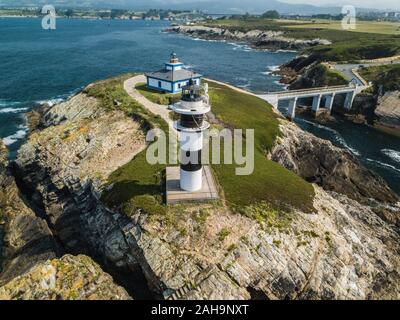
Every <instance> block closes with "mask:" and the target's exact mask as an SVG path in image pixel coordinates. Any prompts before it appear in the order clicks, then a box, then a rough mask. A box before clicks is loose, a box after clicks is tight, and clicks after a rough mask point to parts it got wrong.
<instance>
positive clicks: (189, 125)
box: [172, 80, 211, 192]
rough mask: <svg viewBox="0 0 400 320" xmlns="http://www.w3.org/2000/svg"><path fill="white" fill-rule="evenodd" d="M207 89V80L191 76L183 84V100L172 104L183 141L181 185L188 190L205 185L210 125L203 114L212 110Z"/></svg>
mask: <svg viewBox="0 0 400 320" xmlns="http://www.w3.org/2000/svg"><path fill="white" fill-rule="evenodd" d="M207 91H208V87H207V84H206V85H204V86H201V85H197V84H195V82H194V81H193V80H190V81H189V84H188V85H187V86H185V87H183V88H182V99H181V101H179V102H177V103H175V104H174V105H173V106H172V110H173V111H174V112H175V113H176V114H178V115H180V120H178V121H177V122H175V124H174V127H175V129H176V130H177V131H178V132H179V142H180V188H181V189H182V190H185V191H188V192H195V191H198V190H200V189H201V188H202V186H203V166H202V163H201V151H202V148H203V132H204V131H205V130H207V129H208V128H209V127H210V124H209V123H208V122H206V121H205V120H204V116H205V114H207V113H208V112H209V111H210V110H211V107H210V105H209V98H208V94H207Z"/></svg>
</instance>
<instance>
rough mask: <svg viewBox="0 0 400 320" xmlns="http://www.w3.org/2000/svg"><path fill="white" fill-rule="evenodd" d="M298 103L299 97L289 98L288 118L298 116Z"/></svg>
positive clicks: (291, 118)
mask: <svg viewBox="0 0 400 320" xmlns="http://www.w3.org/2000/svg"><path fill="white" fill-rule="evenodd" d="M296 105H297V97H296V98H293V99H291V100H289V106H288V118H289V119H290V120H294V118H295V117H296Z"/></svg>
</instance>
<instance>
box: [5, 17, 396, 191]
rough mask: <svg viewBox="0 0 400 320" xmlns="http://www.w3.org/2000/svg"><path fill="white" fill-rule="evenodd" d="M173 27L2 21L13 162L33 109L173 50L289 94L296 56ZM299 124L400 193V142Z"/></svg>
mask: <svg viewBox="0 0 400 320" xmlns="http://www.w3.org/2000/svg"><path fill="white" fill-rule="evenodd" d="M166 26H168V23H167V22H162V21H111V22H109V21H100V20H75V19H73V20H67V19H58V21H57V30H54V31H48V30H47V31H45V30H43V29H42V28H41V20H40V19H10V18H5V19H1V18H0V138H2V139H3V141H4V142H5V143H6V145H7V146H8V148H9V149H10V151H11V152H10V158H13V157H15V155H16V151H17V150H18V148H19V147H20V146H21V144H22V143H23V142H24V139H25V138H26V134H27V124H26V117H25V113H26V112H27V111H29V110H31V109H32V108H35V107H37V106H38V105H40V104H41V103H43V102H49V103H57V102H60V101H63V100H65V99H67V98H68V97H69V96H71V95H72V94H74V93H76V92H78V91H79V90H80V89H82V88H83V87H85V86H86V85H88V84H89V83H91V82H93V81H95V80H99V79H104V78H108V77H111V76H115V75H119V74H121V73H125V72H143V71H150V70H157V69H159V68H162V67H163V63H164V62H165V61H166V60H168V58H169V54H170V53H171V52H172V51H175V52H177V54H178V56H179V57H180V58H181V59H182V60H183V62H185V63H186V65H187V67H189V68H193V69H195V70H196V71H197V72H200V73H202V74H203V75H205V76H207V77H211V78H214V79H217V80H220V81H225V82H228V83H231V84H233V85H236V86H238V87H242V88H245V89H247V90H251V91H253V92H257V93H265V92H268V91H277V90H282V89H283V86H282V85H281V84H279V77H277V76H275V75H273V74H272V72H273V71H274V70H276V69H277V68H278V67H279V65H281V64H283V63H285V62H287V61H289V60H291V59H292V58H293V57H294V56H295V55H296V53H293V52H274V53H272V52H266V51H256V50H252V49H251V48H249V47H248V46H246V45H245V44H237V43H229V42H220V41H204V40H200V39H191V38H188V37H185V36H182V35H178V34H169V33H163V32H162V29H163V28H164V27H166ZM297 122H298V124H299V125H300V126H301V127H302V128H304V129H305V130H308V131H310V132H312V133H314V134H315V135H317V136H320V137H322V138H325V139H329V140H331V141H332V142H333V143H334V144H336V145H337V146H339V147H342V148H346V149H348V150H351V151H352V152H353V153H354V154H355V155H357V156H358V157H359V158H360V160H361V161H363V163H364V164H365V165H367V166H368V167H369V168H371V169H373V170H375V171H376V172H378V173H379V174H381V175H382V176H383V177H384V178H385V179H386V181H388V183H389V184H390V185H391V187H392V188H393V189H395V190H396V191H397V192H399V193H400V139H398V138H393V137H391V136H389V135H385V134H382V133H379V132H377V131H375V130H373V129H370V128H367V127H365V126H358V125H352V124H349V123H338V124H333V125H329V126H320V125H317V124H315V123H313V122H311V121H308V120H305V119H301V118H299V119H297Z"/></svg>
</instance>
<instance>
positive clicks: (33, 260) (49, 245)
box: [0, 140, 60, 286]
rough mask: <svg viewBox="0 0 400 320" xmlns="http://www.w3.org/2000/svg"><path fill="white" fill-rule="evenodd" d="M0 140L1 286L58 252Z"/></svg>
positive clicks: (44, 222)
mask: <svg viewBox="0 0 400 320" xmlns="http://www.w3.org/2000/svg"><path fill="white" fill-rule="evenodd" d="M6 155H7V150H6V148H5V147H4V144H3V142H2V141H1V140H0V236H1V238H0V286H1V285H2V284H4V283H5V282H7V281H9V280H11V279H12V278H15V277H17V276H19V275H21V274H23V273H25V272H26V271H27V270H29V269H30V268H32V267H33V266H35V265H36V264H37V263H39V262H42V261H45V260H47V259H52V258H55V257H56V256H57V254H58V253H59V252H60V250H59V247H58V245H57V243H56V241H55V240H54V237H53V235H52V232H51V231H50V229H49V227H48V226H47V223H46V221H45V220H44V219H41V218H39V217H37V216H36V215H35V213H34V212H33V211H32V210H31V209H30V208H29V207H28V206H27V205H26V204H25V202H24V201H23V200H22V198H21V197H20V193H19V190H18V188H17V185H16V183H15V181H14V178H13V177H12V175H11V172H10V171H9V169H8V161H7V159H6Z"/></svg>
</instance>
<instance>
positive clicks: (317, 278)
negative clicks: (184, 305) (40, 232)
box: [0, 94, 400, 299]
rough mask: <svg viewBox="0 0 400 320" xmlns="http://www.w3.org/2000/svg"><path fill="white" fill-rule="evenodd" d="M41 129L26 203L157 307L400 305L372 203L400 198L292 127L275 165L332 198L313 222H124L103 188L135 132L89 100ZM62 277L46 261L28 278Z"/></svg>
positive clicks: (58, 111)
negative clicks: (198, 303)
mask: <svg viewBox="0 0 400 320" xmlns="http://www.w3.org/2000/svg"><path fill="white" fill-rule="evenodd" d="M41 123H42V126H43V129H42V130H40V131H37V132H35V133H34V134H33V135H32V136H31V137H30V139H29V141H28V142H27V143H26V144H25V145H24V146H23V147H22V148H21V151H20V153H19V156H18V159H17V161H16V173H17V174H18V179H19V183H20V185H21V186H22V187H23V189H24V190H26V191H29V193H30V194H32V197H31V199H30V200H31V201H32V202H33V203H35V205H36V206H37V207H39V208H41V210H43V212H44V213H45V215H46V216H47V217H48V220H49V223H50V226H51V228H52V229H54V231H55V232H56V233H57V236H58V238H59V239H60V241H61V243H62V244H63V246H65V248H67V250H68V252H73V253H82V252H84V253H87V254H88V255H90V256H93V257H96V258H97V259H96V261H101V262H102V265H103V264H104V265H107V266H109V267H110V269H113V270H116V269H117V268H119V270H123V271H124V272H127V273H131V274H134V273H142V274H143V275H144V276H145V279H146V282H147V286H148V289H149V290H150V291H151V292H152V293H153V294H154V295H155V296H157V297H164V298H167V299H258V298H264V299H285V298H288V299H386V298H388V299H399V298H400V274H399V270H400V261H399V255H398V252H399V249H400V248H399V233H398V230H397V229H396V227H395V226H393V224H392V223H389V222H388V221H389V219H387V218H385V219H382V218H381V217H380V216H378V215H377V214H376V212H374V211H373V209H372V208H371V207H370V206H369V204H368V203H365V202H364V200H365V199H366V198H368V197H372V198H374V199H376V201H385V202H389V203H391V204H392V205H393V206H395V202H396V201H397V197H396V196H395V195H394V194H393V193H392V192H391V191H390V190H389V189H388V188H387V187H386V185H385V183H384V182H383V181H382V180H381V179H380V178H379V177H377V176H376V175H374V174H373V173H371V172H370V171H368V170H366V169H364V168H362V167H361V166H360V165H359V163H358V162H357V161H356V160H355V159H353V158H352V157H351V156H350V155H348V154H347V153H345V152H343V151H341V152H339V150H337V149H336V148H334V147H333V146H332V145H330V144H328V143H326V142H324V141H322V140H320V139H317V138H314V137H312V136H311V135H307V134H305V133H303V132H302V131H301V130H300V129H297V128H296V129H295V128H294V127H293V125H290V124H288V123H286V122H285V123H284V124H283V125H282V128H281V130H282V133H283V137H282V138H281V140H280V141H279V144H278V145H277V146H276V148H275V149H274V151H273V152H272V157H277V159H276V160H277V161H280V162H281V163H282V164H283V165H285V166H287V167H288V168H290V169H292V170H294V171H297V172H298V173H299V174H301V175H303V176H304V177H306V178H309V179H310V180H313V181H314V182H317V183H320V184H321V185H322V186H323V187H324V188H325V189H328V190H329V191H326V190H324V189H323V188H321V187H318V186H317V185H315V191H316V196H315V199H314V208H315V212H314V213H312V214H310V213H304V212H301V211H298V210H291V211H290V212H278V211H276V210H272V209H271V208H269V206H268V205H267V204H259V205H257V206H249V207H248V208H247V209H246V215H240V214H234V213H232V212H231V211H230V210H229V209H228V208H227V207H226V206H225V205H224V204H220V203H215V204H204V205H187V206H178V207H176V208H175V207H172V208H170V210H171V212H170V216H169V217H166V216H154V215H151V214H150V213H147V212H145V211H144V210H133V211H132V212H130V214H129V216H128V215H125V214H123V213H122V212H121V211H120V210H119V208H118V207H116V208H107V207H106V206H105V205H104V204H102V203H101V201H100V200H99V199H100V194H101V192H102V190H103V189H104V181H105V178H106V177H107V176H108V175H109V174H110V173H111V172H112V171H113V170H115V169H116V168H118V167H119V166H121V165H123V164H124V163H126V162H127V161H129V160H130V159H132V158H133V156H134V155H136V154H137V153H138V152H139V151H140V150H143V148H144V146H145V144H144V139H143V132H142V130H141V129H140V128H139V125H138V123H136V122H135V121H134V120H132V119H130V118H129V117H127V116H125V115H124V114H122V113H119V112H116V111H105V110H102V109H101V108H100V107H99V105H98V103H97V102H96V101H95V100H94V99H93V98H89V97H87V96H86V95H85V94H80V95H78V96H76V97H74V98H73V99H71V100H70V101H69V102H67V103H64V104H62V105H59V106H55V107H53V108H52V109H51V110H50V111H48V112H47V113H45V115H44V117H43V120H42V121H41ZM299 135H301V136H299ZM295 136H297V137H298V139H297V140H295ZM289 140H290V141H291V142H294V143H295V145H294V146H293V147H292V146H291V145H288V143H289ZM301 140H304V141H301ZM278 158H279V159H278ZM280 158H281V159H280ZM104 159H106V161H104ZM315 172H317V174H315ZM353 175H354V176H353ZM363 175H365V177H363ZM366 177H368V178H369V179H370V180H371V181H369V182H368V186H363V183H365V180H366ZM336 180H337V182H335V181H336ZM339 192H340V193H339ZM356 200H359V201H360V202H361V203H360V202H357V201H356ZM253 215H258V216H261V217H263V218H262V219H258V220H257V219H254V218H252V216H253ZM381 216H382V215H381ZM278 217H280V218H279V219H278ZM391 218H393V217H391ZM393 219H395V218H393ZM223 230H224V231H225V232H224V234H225V235H226V236H224V237H221V232H222V231H223ZM78 263H79V261H78ZM54 268H55V269H57V267H54V266H53V265H52V262H47V263H46V264H41V265H40V267H38V269H36V270H33V271H32V272H34V273H35V272H44V271H43V270H47V269H51V272H53V273H54V272H55V271H54ZM128 283H129V284H132V281H128V282H125V284H124V285H125V286H126V287H127V286H128V285H129V284H128ZM55 287H57V284H56V285H55ZM0 292H1V291H0ZM7 292H8V291H6V294H8V293H7ZM91 292H92V291H91ZM0 294H1V293H0ZM77 294H78V297H81V298H87V297H90V294H85V293H83V294H82V293H80V292H78V293H77ZM74 296H76V294H74Z"/></svg>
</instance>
